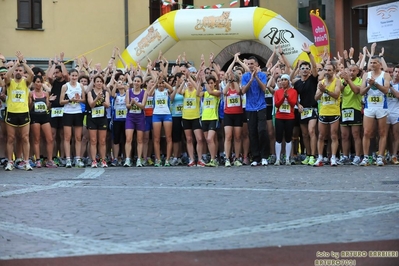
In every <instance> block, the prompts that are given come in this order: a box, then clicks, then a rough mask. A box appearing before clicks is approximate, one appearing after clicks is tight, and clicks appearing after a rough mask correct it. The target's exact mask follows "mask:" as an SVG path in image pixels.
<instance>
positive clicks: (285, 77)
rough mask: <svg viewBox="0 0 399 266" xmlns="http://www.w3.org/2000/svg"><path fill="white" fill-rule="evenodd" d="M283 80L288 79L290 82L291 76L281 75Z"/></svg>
mask: <svg viewBox="0 0 399 266" xmlns="http://www.w3.org/2000/svg"><path fill="white" fill-rule="evenodd" d="M281 79H286V80H288V81H290V80H291V79H290V76H289V75H287V74H283V75H281Z"/></svg>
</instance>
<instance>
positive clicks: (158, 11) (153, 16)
mask: <svg viewBox="0 0 399 266" xmlns="http://www.w3.org/2000/svg"><path fill="white" fill-rule="evenodd" d="M168 1H169V2H172V0H168ZM174 2H175V4H171V5H164V4H163V1H162V0H150V24H152V23H153V22H154V21H155V20H157V19H158V18H159V17H160V16H162V15H165V14H166V13H168V12H170V11H173V10H178V9H179V6H180V4H179V2H178V0H175V1H174Z"/></svg>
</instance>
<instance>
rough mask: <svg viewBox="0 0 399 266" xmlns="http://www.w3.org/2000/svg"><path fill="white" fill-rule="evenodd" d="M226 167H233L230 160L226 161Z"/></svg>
mask: <svg viewBox="0 0 399 266" xmlns="http://www.w3.org/2000/svg"><path fill="white" fill-rule="evenodd" d="M224 166H225V167H230V166H231V163H230V160H229V159H226V161H225V162H224Z"/></svg>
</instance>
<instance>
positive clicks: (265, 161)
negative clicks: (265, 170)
mask: <svg viewBox="0 0 399 266" xmlns="http://www.w3.org/2000/svg"><path fill="white" fill-rule="evenodd" d="M267 165H268V163H267V159H265V158H263V159H262V166H267Z"/></svg>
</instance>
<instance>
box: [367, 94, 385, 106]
mask: <svg viewBox="0 0 399 266" xmlns="http://www.w3.org/2000/svg"><path fill="white" fill-rule="evenodd" d="M367 102H368V103H369V104H368V108H382V107H383V106H384V99H383V96H368V97H367Z"/></svg>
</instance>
